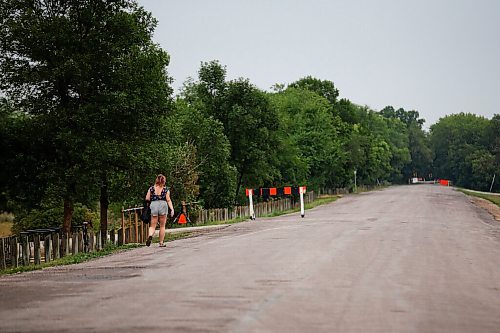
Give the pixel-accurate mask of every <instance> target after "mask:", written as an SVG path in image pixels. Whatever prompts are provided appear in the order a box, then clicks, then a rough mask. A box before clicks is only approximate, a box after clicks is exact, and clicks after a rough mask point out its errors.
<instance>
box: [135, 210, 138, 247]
mask: <svg viewBox="0 0 500 333" xmlns="http://www.w3.org/2000/svg"><path fill="white" fill-rule="evenodd" d="M134 227H135V229H134V243H139V216H138V214H137V209H135V210H134Z"/></svg>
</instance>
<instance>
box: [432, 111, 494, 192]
mask: <svg viewBox="0 0 500 333" xmlns="http://www.w3.org/2000/svg"><path fill="white" fill-rule="evenodd" d="M489 126H490V121H489V120H488V119H486V118H484V117H480V116H477V115H474V114H470V113H460V114H454V115H450V116H446V117H444V118H441V119H440V120H439V121H438V122H437V123H436V124H434V125H432V126H431V136H430V142H431V147H432V149H433V151H434V154H435V159H434V174H435V176H437V177H438V178H447V179H451V180H452V181H454V182H455V183H456V184H457V185H458V186H463V187H472V188H475V189H479V188H478V187H477V186H478V184H480V183H481V182H480V181H479V179H486V178H488V177H490V179H491V177H492V176H493V175H492V174H491V175H489V176H488V175H486V174H484V175H480V174H477V172H486V173H488V172H491V171H488V170H489V169H490V168H489V167H486V168H479V167H477V161H490V160H491V159H489V158H486V157H485V153H486V152H488V154H490V155H492V156H493V153H492V152H490V151H489V150H488V147H490V145H491V142H490V141H489V140H490V138H489V137H488V135H487V134H488V128H489ZM474 161H475V162H474ZM473 165H476V166H475V167H473ZM481 170H482V171H481Z"/></svg>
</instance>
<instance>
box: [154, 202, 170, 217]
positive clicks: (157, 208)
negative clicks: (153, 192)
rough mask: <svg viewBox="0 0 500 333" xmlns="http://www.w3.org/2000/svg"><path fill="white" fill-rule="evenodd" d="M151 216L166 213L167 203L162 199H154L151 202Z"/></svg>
mask: <svg viewBox="0 0 500 333" xmlns="http://www.w3.org/2000/svg"><path fill="white" fill-rule="evenodd" d="M150 207H151V216H161V215H167V212H168V205H167V202H166V201H164V200H155V201H153V202H151V206H150Z"/></svg>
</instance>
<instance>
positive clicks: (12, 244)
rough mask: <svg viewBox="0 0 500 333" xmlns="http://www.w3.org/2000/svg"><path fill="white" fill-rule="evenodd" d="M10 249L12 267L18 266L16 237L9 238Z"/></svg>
mask: <svg viewBox="0 0 500 333" xmlns="http://www.w3.org/2000/svg"><path fill="white" fill-rule="evenodd" d="M10 251H11V262H12V267H18V266H19V254H18V246H17V237H11V238H10Z"/></svg>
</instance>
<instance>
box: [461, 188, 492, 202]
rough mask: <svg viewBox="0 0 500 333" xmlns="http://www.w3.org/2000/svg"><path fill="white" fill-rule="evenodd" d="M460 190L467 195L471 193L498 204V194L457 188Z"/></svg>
mask: <svg viewBox="0 0 500 333" xmlns="http://www.w3.org/2000/svg"><path fill="white" fill-rule="evenodd" d="M459 191H460V192H462V193H465V194H467V195H472V196H475V197H478V198H482V199H486V200H488V201H491V202H493V203H494V204H496V205H497V206H500V196H499V195H490V194H484V193H476V192H470V191H467V190H463V189H459Z"/></svg>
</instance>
